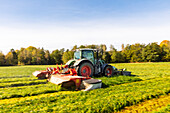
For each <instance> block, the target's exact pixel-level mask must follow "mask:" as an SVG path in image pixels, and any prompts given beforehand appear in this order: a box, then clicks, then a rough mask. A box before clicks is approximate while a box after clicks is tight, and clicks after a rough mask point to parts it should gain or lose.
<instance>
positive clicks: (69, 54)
mask: <svg viewBox="0 0 170 113" xmlns="http://www.w3.org/2000/svg"><path fill="white" fill-rule="evenodd" d="M73 56H74V52H73V51H66V52H64V54H63V56H62V60H63V63H64V64H65V63H66V62H67V61H69V60H70V59H72V58H73Z"/></svg>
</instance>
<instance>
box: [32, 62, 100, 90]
mask: <svg viewBox="0 0 170 113" xmlns="http://www.w3.org/2000/svg"><path fill="white" fill-rule="evenodd" d="M33 75H34V76H36V77H38V78H39V79H47V81H49V82H51V83H54V84H56V85H61V87H64V88H66V89H74V90H82V89H83V90H84V91H88V90H91V89H96V88H101V82H100V85H98V86H97V87H96V84H98V83H99V82H96V81H95V82H96V84H95V82H94V79H91V77H89V76H88V75H87V76H78V75H77V71H76V70H75V69H74V68H73V69H72V68H68V66H67V65H65V66H64V67H62V66H61V67H58V65H57V68H51V67H48V68H47V69H46V70H43V71H35V72H34V73H33ZM85 80H89V81H91V80H92V81H91V82H93V84H92V85H89V84H88V85H86V84H87V83H86V82H85ZM95 80H96V79H95ZM94 84H95V87H92V86H94Z"/></svg>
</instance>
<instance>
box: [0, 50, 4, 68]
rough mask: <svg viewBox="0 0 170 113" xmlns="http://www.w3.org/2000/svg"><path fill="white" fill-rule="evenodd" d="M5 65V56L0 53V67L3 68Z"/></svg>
mask: <svg viewBox="0 0 170 113" xmlns="http://www.w3.org/2000/svg"><path fill="white" fill-rule="evenodd" d="M4 65H5V55H4V54H3V53H2V52H0V66H4Z"/></svg>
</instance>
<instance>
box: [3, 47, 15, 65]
mask: <svg viewBox="0 0 170 113" xmlns="http://www.w3.org/2000/svg"><path fill="white" fill-rule="evenodd" d="M5 59H6V64H7V65H17V63H18V55H17V53H16V52H15V50H14V49H11V50H10V52H8V54H7V55H6V56H5Z"/></svg>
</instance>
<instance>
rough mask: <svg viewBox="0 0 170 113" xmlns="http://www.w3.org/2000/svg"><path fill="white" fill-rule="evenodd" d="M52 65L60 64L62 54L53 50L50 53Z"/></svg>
mask: <svg viewBox="0 0 170 113" xmlns="http://www.w3.org/2000/svg"><path fill="white" fill-rule="evenodd" d="M51 59H52V64H61V63H62V54H61V51H59V50H58V49H57V50H54V51H53V52H52V53H51Z"/></svg>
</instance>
